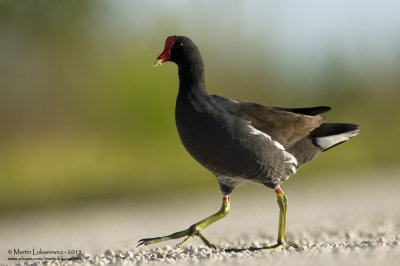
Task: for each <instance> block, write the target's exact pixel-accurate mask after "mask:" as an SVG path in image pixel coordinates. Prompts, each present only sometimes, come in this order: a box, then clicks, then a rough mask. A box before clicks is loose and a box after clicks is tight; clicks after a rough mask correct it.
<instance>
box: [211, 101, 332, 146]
mask: <svg viewBox="0 0 400 266" xmlns="http://www.w3.org/2000/svg"><path fill="white" fill-rule="evenodd" d="M214 97H216V98H215V99H216V100H217V101H219V102H220V103H222V104H223V106H224V107H225V110H228V112H230V113H231V114H233V115H235V116H239V117H241V118H243V119H245V120H247V121H249V122H250V124H251V125H252V126H253V127H255V128H256V129H258V130H260V131H262V132H264V133H266V134H268V135H269V136H270V137H271V138H272V139H273V140H275V141H277V142H279V143H280V144H282V145H283V146H284V147H285V149H287V148H289V147H291V146H292V145H293V144H294V143H296V142H297V141H299V140H300V139H302V138H304V137H305V136H308V135H309V134H310V132H311V131H312V130H313V129H315V128H317V127H319V126H320V125H321V124H322V123H323V122H324V120H325V118H324V117H323V116H321V115H319V114H318V113H321V112H323V111H328V110H329V109H330V108H329V107H321V106H319V107H311V108H302V109H284V108H276V107H269V106H263V105H260V104H256V103H251V102H243V101H234V100H229V99H226V98H222V97H219V96H214ZM289 110H293V111H298V110H302V111H303V112H297V113H295V112H291V111H289ZM304 110H306V111H304ZM304 113H309V114H312V115H307V114H304Z"/></svg>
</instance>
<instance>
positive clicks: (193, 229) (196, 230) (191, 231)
mask: <svg viewBox="0 0 400 266" xmlns="http://www.w3.org/2000/svg"><path fill="white" fill-rule="evenodd" d="M201 230H202V228H200V226H199V224H194V225H192V226H190V227H189V228H188V229H186V230H183V231H179V232H176V233H173V234H171V235H168V236H162V237H153V238H143V239H140V240H139V242H138V245H137V246H138V247H139V246H141V245H145V246H147V245H150V244H155V243H159V242H163V241H167V240H172V239H178V238H181V237H185V236H186V238H185V239H184V240H183V241H182V242H180V243H179V244H177V245H176V247H177V248H180V247H182V246H184V245H185V244H187V243H188V242H189V241H190V240H191V239H192V238H193V237H194V236H198V237H199V238H200V239H201V240H202V241H203V242H204V244H206V245H207V247H209V248H213V249H216V247H215V246H214V245H213V244H211V243H210V241H208V240H207V239H206V238H205V237H204V236H203V235H202V234H201V232H200V231H201Z"/></svg>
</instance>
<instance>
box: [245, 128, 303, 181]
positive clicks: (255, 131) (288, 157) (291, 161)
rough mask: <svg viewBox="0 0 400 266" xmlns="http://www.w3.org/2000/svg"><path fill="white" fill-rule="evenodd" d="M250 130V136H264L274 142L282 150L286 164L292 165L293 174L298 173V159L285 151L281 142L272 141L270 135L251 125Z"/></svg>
mask: <svg viewBox="0 0 400 266" xmlns="http://www.w3.org/2000/svg"><path fill="white" fill-rule="evenodd" d="M248 128H249V129H250V134H253V135H259V136H263V137H265V138H267V139H268V140H270V141H272V143H273V144H274V145H275V147H277V148H278V149H280V150H282V152H283V159H284V163H287V164H291V166H290V170H292V172H293V174H295V173H296V171H297V169H296V166H297V164H298V162H297V159H296V157H294V156H293V155H292V154H291V153H289V152H287V151H285V147H283V145H282V144H280V143H279V142H277V141H275V140H272V138H271V136H269V135H268V134H266V133H264V132H262V131H260V130H258V129H257V128H255V127H253V126H251V125H248Z"/></svg>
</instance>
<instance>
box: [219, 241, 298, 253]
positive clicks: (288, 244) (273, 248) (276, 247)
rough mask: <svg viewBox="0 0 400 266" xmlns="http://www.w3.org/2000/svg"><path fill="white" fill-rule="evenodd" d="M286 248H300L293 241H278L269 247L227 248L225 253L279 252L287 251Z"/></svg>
mask: <svg viewBox="0 0 400 266" xmlns="http://www.w3.org/2000/svg"><path fill="white" fill-rule="evenodd" d="M286 247H294V248H298V247H299V246H298V245H297V244H295V243H293V242H291V241H288V240H286V241H278V243H277V244H275V245H273V246H267V247H249V248H227V249H225V252H241V251H245V250H249V251H257V250H268V251H277V250H281V249H285V248H286Z"/></svg>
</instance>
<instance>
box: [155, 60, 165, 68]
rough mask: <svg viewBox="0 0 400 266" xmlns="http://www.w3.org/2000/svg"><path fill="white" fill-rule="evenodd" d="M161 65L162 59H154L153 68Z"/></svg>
mask: <svg viewBox="0 0 400 266" xmlns="http://www.w3.org/2000/svg"><path fill="white" fill-rule="evenodd" d="M162 63H163V62H162V59H156V61H155V62H154V64H153V67H158V66H161V64H162Z"/></svg>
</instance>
